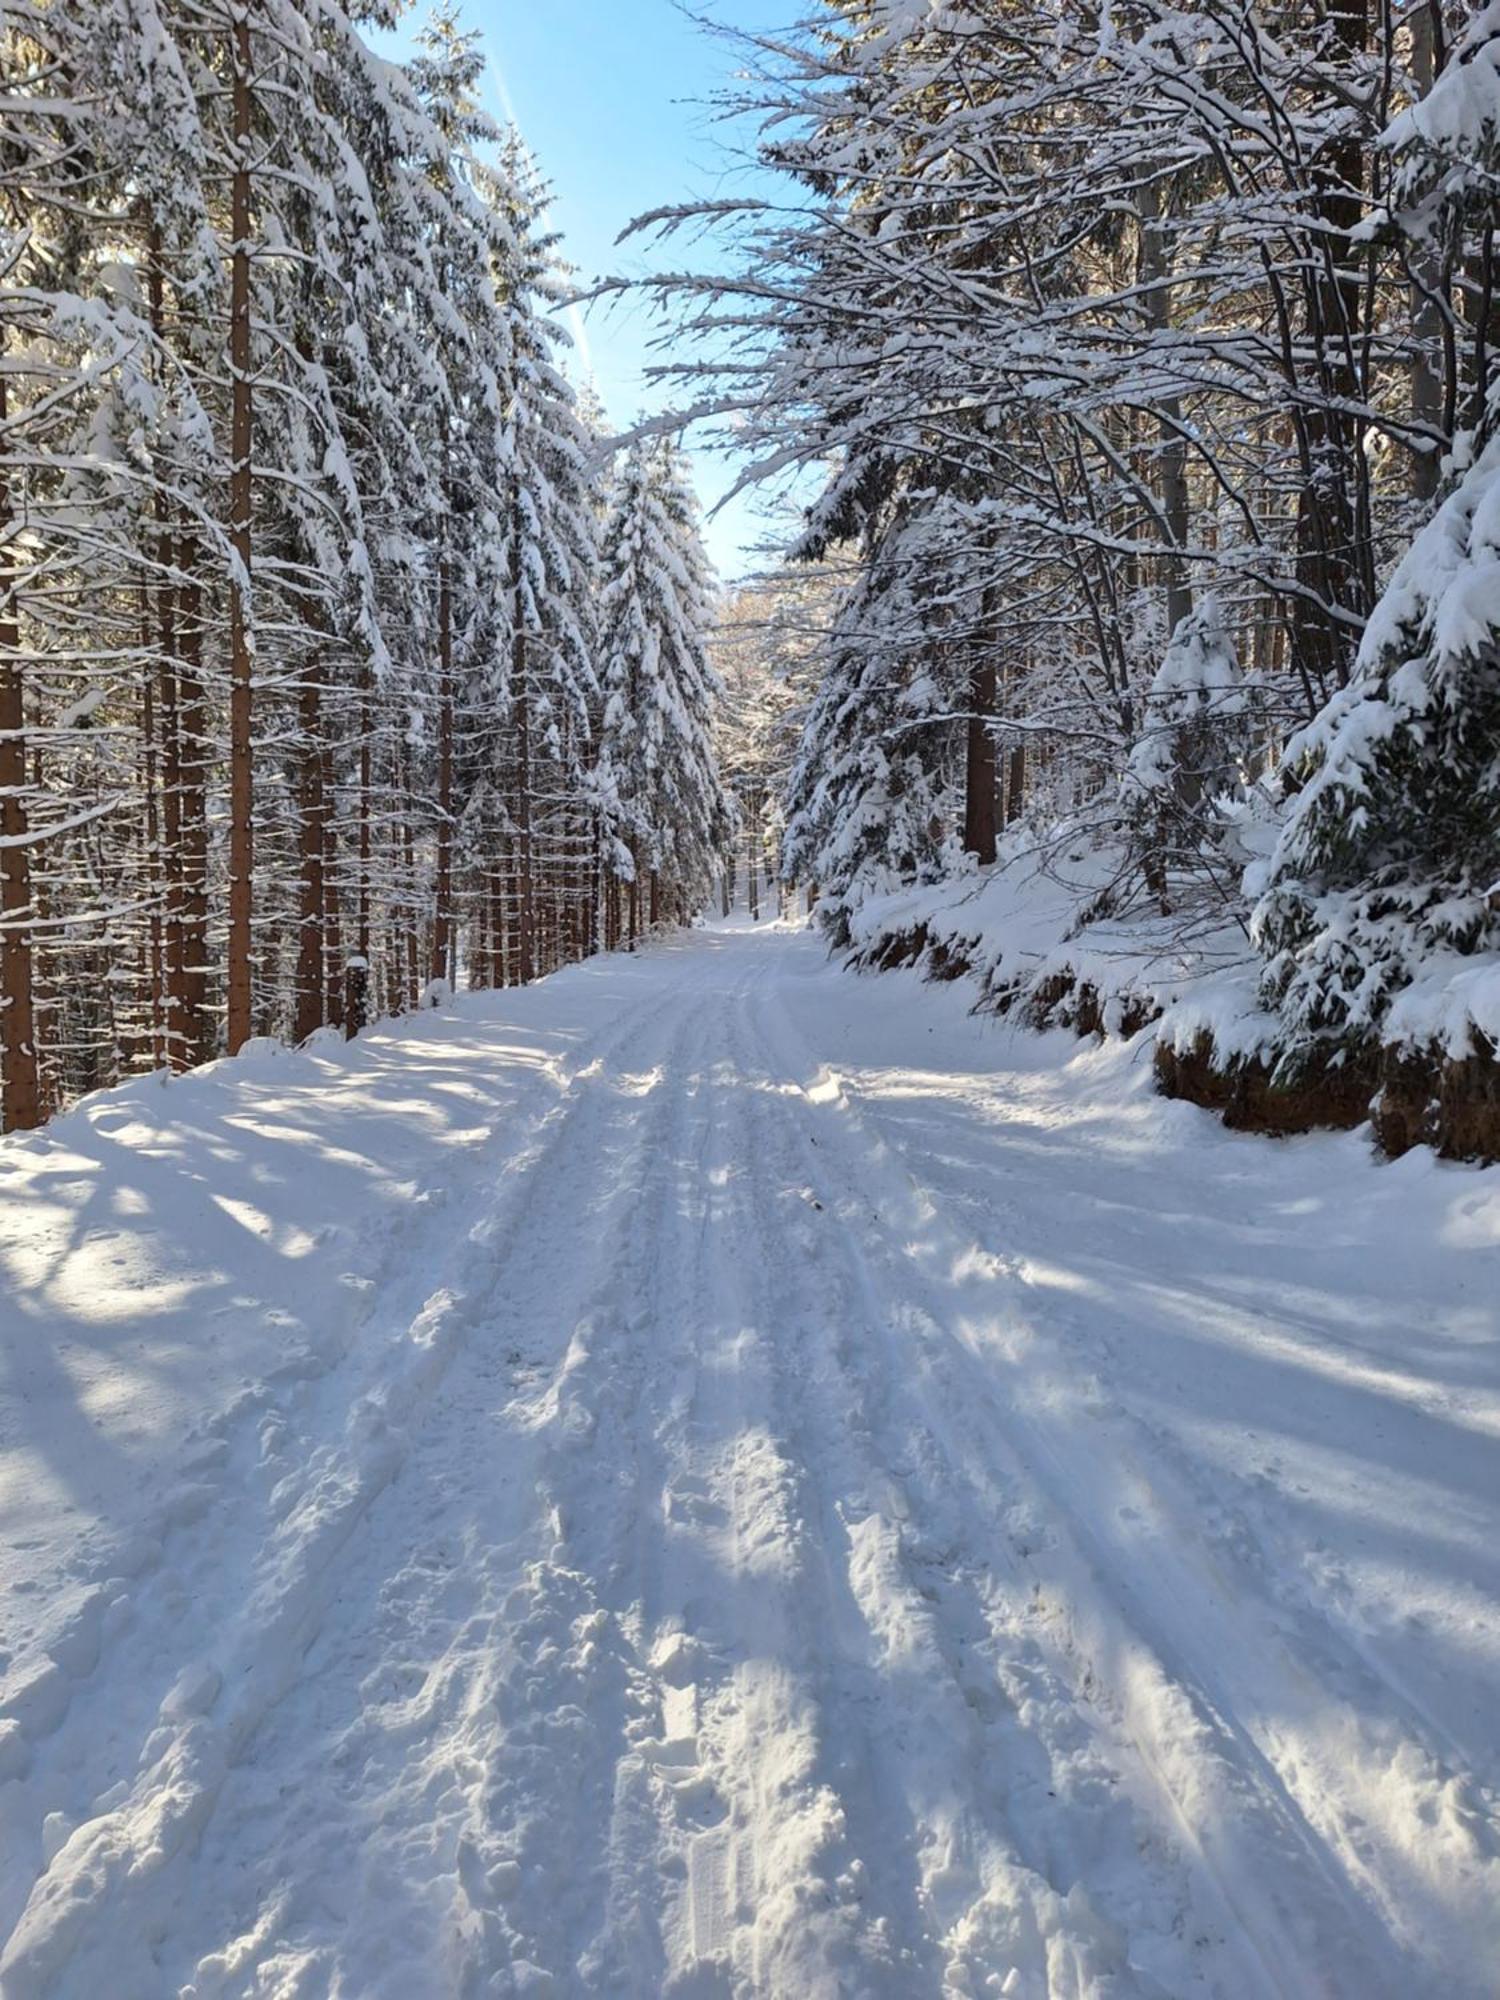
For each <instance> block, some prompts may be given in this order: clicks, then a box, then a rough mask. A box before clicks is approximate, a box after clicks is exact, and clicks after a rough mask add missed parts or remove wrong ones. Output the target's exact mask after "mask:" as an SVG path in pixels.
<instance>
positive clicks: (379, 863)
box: [0, 0, 729, 1128]
mask: <svg viewBox="0 0 1500 2000" xmlns="http://www.w3.org/2000/svg"><path fill="white" fill-rule="evenodd" d="M385 19H386V16H385V10H383V9H380V8H376V9H373V10H370V13H369V14H368V15H367V17H366V19H365V22H364V25H365V26H366V27H368V26H370V25H374V26H377V27H378V26H380V25H382V24H383V23H385ZM0 36H3V40H0V54H3V61H4V65H5V75H6V90H5V115H4V124H3V129H0V431H3V445H4V457H3V466H0V475H3V481H4V483H3V486H0V520H3V527H0V551H3V554H0V805H3V812H4V830H3V844H0V860H3V875H0V882H3V903H0V926H3V929H0V940H3V947H0V948H3V971H0V1037H3V1044H0V1046H3V1073H4V1123H5V1126H6V1127H7V1128H16V1127H21V1128H24V1127H27V1126H31V1125H34V1124H36V1123H37V1122H39V1120H40V1119H41V1118H42V1117H44V1116H45V1115H46V1114H47V1112H48V1111H49V1110H50V1109H53V1108H55V1107H56V1106H57V1105H58V1104H60V1103H63V1102H66V1101H68V1100H70V1099H71V1098H73V1097H74V1096H76V1095H77V1094H78V1093H80V1092H82V1091H84V1090H87V1089H89V1088H92V1087H94V1086H96V1085H100V1084H107V1083H111V1082H113V1081H115V1080H116V1079H117V1078H119V1077H120V1076H121V1075H123V1074H126V1073H128V1072H129V1071H131V1070H135V1069H141V1068H151V1067H162V1066H170V1067H172V1068H176V1069H182V1068H187V1067H190V1066H192V1065H194V1064H195V1063H197V1062H199V1061H201V1060H203V1059H204V1058H206V1057H208V1056H211V1055H213V1054H215V1053H221V1052H223V1051H226V1050H227V1051H228V1052H230V1053H233V1052H235V1051H237V1050H238V1049H240V1048H241V1047H242V1046H243V1045H244V1043H245V1042H246V1041H247V1039H249V1038H250V1037H252V1036H256V1035H278V1036H292V1037H295V1038H296V1039H298V1040H302V1039H305V1038H306V1037H307V1036H308V1035H310V1034H312V1033H314V1032H315V1031H317V1030H319V1029H323V1028H328V1029H333V1030H337V1031H340V1032H344V1033H347V1034H353V1033H354V1032H356V1031H357V1029H358V1028H359V1027H360V1025H361V1024H362V1023H363V1022H364V1021H366V1020H367V1019H370V1018H372V1017H373V1016H375V1015H376V1014H379V1013H389V1012H399V1011H402V1010H403V1009H406V1008H409V1007H412V1006H415V1005H417V1004H418V1003H419V1002H420V1000H421V999H422V998H423V996H424V995H431V994H433V993H434V991H439V992H440V991H441V990H443V989H444V988H446V987H451V985H452V984H453V983H454V982H455V981H456V980H459V979H460V978H462V979H463V980H465V981H467V982H469V983H471V984H477V985H490V984H500V983H506V982H517V981H525V980H527V979H529V978H531V977H532V976H533V975H534V974H535V973H538V972H543V971H546V970H549V969H551V968H552V967H554V966H556V965H558V964H560V963H562V962H564V961H567V960H570V959H576V958H578V957H581V956H583V955H585V954H587V953H589V952H590V951H592V950H594V949H595V948H596V947H598V946H600V945H604V944H613V943H615V942H616V941H618V940H619V939H620V938H622V937H624V938H625V939H627V940H629V939H632V938H634V937H635V935H636V934H637V933H638V932H639V931H640V930H642V929H643V928H644V927H646V926H647V925H648V924H650V923H651V922H653V921H665V920H666V919H667V918H668V917H671V916H680V915H681V914H682V913H683V912H684V911H685V910H686V909H688V908H689V907H690V906H693V905H696V903H697V902H698V901H700V900H701V899H702V897H703V896H704V894H705V893H706V888H707V884H708V883H709V880H710V878H711V875H712V871H713V866H714V862H715V860H716V858H717V856H718V854H719V853H720V851H721V850H722V848H723V846H724V844H725V840H726V837H727V833H728V827H729V820H728V811H729V808H728V806H727V804H726V801H725V799H724V797H723V796H722V794H721V792H720V788H719V784H718V779H717V776H716V773H715V769H714V761H713V747H712V744H711V742H710V740H709V733H708V732H709V709H710V703H711V696H712V691H713V687H714V681H713V675H712V670H711V668H710V667H709V665H708V661H707V657H706V652H705V639H706V632H707V627H708V622H709V617H710V601H711V582H710V578H709V575H708V571H707V566H706V561H705V558H704V556H703V552H702V548H701V545H700V542H699V538H698V528H697V524H696V519H695V512H694V502H693V500H692V497H691V492H690V489H689V487H688V485H687V483H686V479H685V474H684V471H683V467H682V464H681V461H680V460H679V459H678V457H677V455H676V453H675V451H674V449H673V447H672V445H671V443H670V442H669V441H667V440H664V439H663V440H659V441H655V442H653V441H646V442H642V443H638V444H635V445H633V446H631V447H629V448H628V449H626V450H624V451H622V452H619V453H613V452H612V451H611V449H610V448H609V447H608V445H607V444H606V442H605V441H604V439H603V438H602V436H601V435H600V426H599V424H598V423H597V422H595V421H593V420H592V419H591V418H590V416H589V414H588V412H587V410H586V409H585V408H583V407H582V406H581V404H580V400H579V398H578V396H577V394H576V393H575V390H574V388H573V387H572V386H571V385H570V382H569V380H568V378H567V376H566V374H565V373H564V372H563V367H562V360H563V357H562V356H561V354H560V353H559V346H560V342H561V340H562V339H563V335H562V333H561V330H560V328H559V325H558V322H557V318H556V315H555V310H554V308H555V306H556V303H557V301H558V299H559V298H560V297H561V296H562V292H563V288H564V286H565V283H566V279H565V276H564V274H563V273H562V272H561V271H560V270H559V269H558V268H557V261H556V255H555V252H554V246H553V244H552V241H551V239H550V237H549V235H548V233H547V229H546V224H545V199H544V190H543V188H542V186H541V183H540V181H539V178H538V174H537V172H536V170H535V168H534V167H533V165H532V163H531V161H530V159H529V158H528V156H527V154H526V152H525V150H524V148H523V147H522V145H521V142H520V141H519V139H518V137H517V136H516V135H515V133H514V132H511V131H505V130H501V129H499V128H497V127H496V126H495V125H493V124H492V123H491V121H490V120H489V119H488V118H487V116H486V115H485V114H484V113H483V112H482V110H481V109H480V108H479V102H478V88H479V82H480V78H481V75H482V72H483V66H484V57H483V54H482V51H481V49H480V47H479V45H478V43H477V41H476V39H475V38H474V37H473V36H472V35H471V34H469V33H468V32H467V31H466V30H464V29H463V28H462V27H461V26H460V24H459V22H458V20H457V17H456V15H455V14H454V13H453V12H451V11H439V12H438V13H437V14H435V15H434V17H433V18H432V20H431V21H430V23H429V24H428V26H427V27H426V29H425V31H424V32H423V34H422V35H421V37H420V44H419V47H420V53H419V54H418V55H417V57H416V58H415V59H414V60H412V61H411V62H409V63H407V64H405V65H404V66H403V65H399V64H395V63H393V62H390V61H387V60H384V59H382V58H381V57H379V56H377V55H376V54H375V53H373V52H372V48H371V46H370V43H369V42H368V40H367V39H366V38H365V36H364V35H363V34H362V33H361V32H360V28H359V26H357V25H356V24H355V23H354V22H353V21H351V19H350V18H349V17H348V16H347V15H346V14H345V13H343V12H342V11H341V10H340V8H339V7H337V6H335V5H324V4H322V0H311V4H302V0H287V4H282V0H252V4H249V5H246V6H233V5H223V6H220V5H217V4H214V0H210V4H208V5H201V4H198V0H182V4H177V0H164V4H161V5H157V4H155V0H143V3H142V4H136V0H126V4H124V5H119V6H116V5H112V4H110V5H98V4H94V0H37V4H24V0H23V4H22V5H19V6H15V7H8V8H7V9H6V11H5V14H4V18H3V23H0Z"/></svg>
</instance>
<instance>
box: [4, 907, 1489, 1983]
mask: <svg viewBox="0 0 1500 2000" xmlns="http://www.w3.org/2000/svg"><path fill="white" fill-rule="evenodd" d="M1148 1069H1149V1062H1148V1052H1147V1049H1146V1048H1145V1046H1144V1045H1142V1044H1134V1045H1130V1044H1123V1045H1122V1044H1119V1043H1114V1044H1111V1045H1108V1046H1104V1047H1095V1046H1093V1045H1092V1044H1087V1045H1085V1044H1081V1043H1078V1042H1076V1041H1072V1040H1069V1039H1066V1038H1065V1037H1063V1036H1060V1035H1052V1036H1047V1037H1041V1036H1035V1035H1029V1034H1027V1033H1026V1032H1025V1031H1023V1030H1019V1029H1014V1028H1010V1027H1006V1026H1004V1025H1000V1024H997V1023H995V1022H993V1021H984V1020H977V1019H974V1018H971V1017H969V1016H968V1015H967V1014H966V1012H965V1009H964V1000H963V997H962V995H961V992H960V991H958V990H956V989H952V988H945V989H933V988H923V987H921V986H919V985H918V984H917V983H916V982H915V981H914V980H913V979H912V978H911V977H910V976H907V975H888V976H884V977H878V978H877V977H867V978H857V977H854V976H851V975H849V974H844V973H840V972H838V971H836V970H833V969H831V968H830V967H829V966H827V965H826V963H825V962H824V959H823V956H822V953H821V950H820V948H819V946H818V945H817V943H816V942H815V941H813V940H812V939H811V938H809V937H807V936H806V935H803V934H797V933H794V932H792V931H791V930H788V929H781V928H775V929H768V930H764V931H761V932H759V933H757V932H752V931H747V930H744V929H734V928H729V929H725V930H722V931H711V932H700V933H698V934H696V935H694V936H692V937H691V938H689V939H687V940H685V941H683V942H682V943H680V944H678V945H673V946H669V947H663V948H658V949H655V950H652V951H649V952H646V953H643V954H641V955H640V956H638V957H635V958H614V959H605V960H596V961H595V962H593V963H592V964H590V965H588V966H585V967H581V968H578V969H575V970H573V971H571V972H568V973H566V974H563V975H561V976H559V977H558V978H556V979H553V980H550V981H548V982H546V983H545V984H544V985H542V986H539V987H536V988H533V989H531V990H528V991H525V992H521V993H514V994H506V995H497V996H485V997H480V996H475V997H472V998H465V999H460V1000H458V1001H454V1002H451V1003H449V1004H447V1005H445V1007H444V1008H443V1009H442V1010H441V1011H437V1012H431V1013H427V1014H424V1015H421V1016H417V1017H413V1018H412V1019H409V1020H407V1021H405V1022H402V1023H400V1024H398V1025H396V1026H394V1027H387V1028H385V1029H383V1030H380V1031H377V1032H374V1033H371V1034H369V1035H368V1036H366V1037H363V1038H362V1039H361V1040H360V1041H359V1042H358V1043H357V1044H355V1045H354V1046H352V1047H350V1048H347V1049H346V1048H344V1047H343V1046H342V1045H338V1044H328V1043H318V1044H316V1045H315V1046H314V1047H313V1048H311V1049H310V1050H308V1051H305V1052H303V1053H300V1054H285V1053H282V1054H278V1053H275V1052H274V1051H271V1050H268V1049H266V1048H264V1047H261V1048H258V1049H257V1050H255V1051H254V1052H253V1053H252V1055H251V1056H250V1057H249V1058H248V1059H241V1060H240V1061H237V1062H233V1063H222V1064H219V1065H217V1066H216V1067H215V1068H214V1069H212V1070H210V1071H208V1072H205V1073H203V1074H201V1075H199V1076H197V1077H193V1078H189V1079H184V1080H180V1081H177V1082H173V1083H169V1084H164V1083H162V1082H160V1081H149V1082H142V1083H135V1084H131V1085H129V1086H126V1087H125V1088H122V1089H120V1090H117V1091H114V1092H111V1093H108V1094H106V1095H102V1096H99V1097H96V1098H94V1099H93V1100H91V1101H90V1102H89V1103H88V1104H87V1105H86V1106H85V1107H84V1108H83V1109H82V1110H81V1111H79V1112H78V1113H77V1114H75V1115H74V1116H72V1117H70V1118H67V1119H65V1120H63V1121H61V1122H59V1123H58V1124H57V1125H55V1126H54V1127H52V1128H51V1130H50V1131H49V1132H47V1133H45V1134H43V1135H40V1136H36V1137H33V1138H29V1139H25V1140H22V1139H13V1140H10V1141H7V1142H6V1143H5V1145H4V1146H3V1147H0V1261H3V1272H4V1282H5V1291H4V1295H3V1327H0V1331H3V1344H0V1366H3V1369H4V1375H3V1384H0V1395H3V1401H0V1412H3V1415H0V1423H3V1432H0V1446H3V1454H0V1519H3V1540H4V1548H5V1555H4V1570H3V1574H0V1589H3V1595H0V1605H3V1623H0V1641H3V1646H4V1658H3V1660H0V1665H3V1667H4V1671H5V1685H4V1699H3V1714H4V1717H5V1720H4V1721H3V1722H0V1934H4V1935H7V1936H8V1939H9V1942H8V1945H7V1947H6V1949H5V1955H4V1959H3V1974H0V1988H3V1992H4V1995H5V2000H31V1997H32V1996H42V1995H45V1996H48V2000H71V1997H72V1996H79V1997H80V2000H164V1996H179V1995H192V1996H196V2000H209V1996H214V2000H221V1996H246V2000H248V1997H249V1996H256V2000H272V1996H275V2000H328V1997H329V1996H338V1997H339V2000H428V1996H431V2000H447V1996H469V1995H501V1994H506V1995H508V1994H525V1995H535V1994H543V1993H548V1994H553V1995H584V1994H587V1995H600V1996H610V2000H617V1997H618V1996H642V2000H649V1996H657V1995H672V1996H694V2000H707V1996H718V1995H776V1996H786V2000H818V1996H829V2000H833V1996H839V2000H846V1996H865V1995H870V1996H877V1995H878V1996H888V2000H920V1996H926V1995H933V1996H938V1995H942V1996H947V1995H976V1996H977V1995H1005V1996H1023V2000H1031V1996H1037V2000H1040V1996H1044V1995H1045V1996H1056V2000H1082V1996H1109V2000H1123V1996H1152V2000H1160V1996H1162V1995H1171V1996H1206V1995H1220V1996H1224V2000H1254V1997H1255V1996H1264V2000H1297V1996H1304V1995H1306V1996H1314V1995H1316V1996H1348V2000H1380V1996H1390V2000H1415V1996H1419V1995H1433V1996H1438V1995H1441V1996H1443V2000H1461V1996H1470V1995H1473V1996H1478V1995H1481V1994H1491V1993H1493V1991H1494V1980H1495V1968H1496V1966H1497V1965H1500V1859H1497V1854H1500V1842H1497V1815H1496V1804H1497V1790H1496V1782H1497V1776H1500V1771H1497V1753H1496V1736H1497V1732H1496V1727H1495V1724H1496V1716H1497V1713H1500V1171H1495V1170H1490V1171H1485V1172H1477V1171H1474V1170H1471V1169H1464V1168H1450V1167H1445V1166H1440V1165H1438V1164H1436V1163H1434V1161H1433V1160H1432V1159H1431V1157H1430V1156H1429V1155H1427V1154H1426V1153H1421V1152H1419V1153H1417V1154H1414V1155H1412V1156H1410V1157H1409V1158H1407V1159H1406V1160H1404V1161H1402V1162H1400V1163H1399V1164H1397V1165H1395V1166H1376V1165H1374V1164H1373V1163H1372V1162H1371V1161H1370V1159H1369V1157H1368V1152H1367V1145H1366V1142H1365V1140H1364V1139H1362V1138H1361V1137H1360V1136H1359V1135H1357V1134H1356V1135H1353V1136H1347V1137H1336V1138H1327V1137H1323V1138H1309V1139H1304V1140H1298V1141H1293V1142H1287V1143H1280V1144H1277V1143H1273V1142H1270V1141H1266V1140H1260V1139H1251V1138H1245V1137H1241V1136H1234V1135H1231V1134H1228V1133H1226V1132H1224V1131H1223V1130H1222V1129H1221V1128H1220V1127H1219V1125H1218V1124H1217V1123H1216V1122H1215V1121H1214V1120H1213V1119H1212V1118H1211V1117H1210V1116H1209V1115H1208V1114H1206V1113H1203V1112H1200V1111H1196V1110H1194V1109H1192V1108H1190V1107H1188V1106H1186V1105H1180V1104H1167V1103H1163V1102H1161V1101H1159V1100H1158V1099H1157V1098H1155V1097H1154V1096H1153V1095H1152V1091H1151V1085H1150V1079H1149V1074H1148Z"/></svg>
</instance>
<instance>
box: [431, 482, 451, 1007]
mask: <svg viewBox="0 0 1500 2000" xmlns="http://www.w3.org/2000/svg"><path fill="white" fill-rule="evenodd" d="M444 504H445V506H446V499H445V502H444ZM447 537H448V524H447V519H446V515H445V517H444V522H443V552H442V555H441V557H440V559H439V563H438V673H439V677H440V685H439V690H438V802H437V803H438V824H437V902H436V911H435V914H434V917H433V925H432V972H431V977H432V978H433V979H447V980H451V978H452V973H453V968H452V964H451V959H452V952H453V586H452V579H451V576H450V574H449V562H448V540H447Z"/></svg>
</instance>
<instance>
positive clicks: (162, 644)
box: [147, 222, 193, 1070]
mask: <svg viewBox="0 0 1500 2000" xmlns="http://www.w3.org/2000/svg"><path fill="white" fill-rule="evenodd" d="M149 245H150V256H149V261H148V266H147V296H148V300H149V305H150V313H151V330H152V332H153V333H154V334H155V336H156V339H157V341H158V342H163V341H164V340H165V338H166V273H165V270H164V267H163V251H162V237H161V230H160V228H159V227H157V225H156V224H155V223H154V222H153V223H152V224H151V227H150V231H149ZM152 512H153V514H154V516H155V520H156V546H155V551H154V554H155V562H156V587H155V588H156V635H155V636H156V651H157V666H156V672H157V678H158V687H159V695H160V705H159V723H158V732H159V736H160V743H161V815H162V825H161V839H160V842H159V851H160V866H161V885H162V890H163V893H164V895H165V901H166V913H165V936H164V949H163V956H164V958H165V975H164V976H165V987H166V994H165V1004H166V1043H167V1049H166V1053H167V1060H168V1062H169V1063H170V1064H171V1066H172V1068H173V1069H177V1070H182V1069H186V1068H187V1067H188V1066H189V1064H190V1062H191V1061H192V1059H193V1056H192V1051H191V1048H190V1044H189V1038H188V1025H187V997H186V958H185V955H184V948H185V931H184V928H183V851H182V731H181V721H180V717H179V714H178V686H177V586H176V583H175V580H174V578H173V575H172V570H173V539H172V515H171V506H170V503H169V501H168V498H167V495H166V494H165V493H164V492H163V491H161V490H160V489H158V490H157V492H156V493H155V495H154V496H153V499H152ZM147 672H148V673H149V672H150V668H149V667H148V668H147Z"/></svg>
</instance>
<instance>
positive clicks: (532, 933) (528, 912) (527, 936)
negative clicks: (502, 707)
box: [512, 624, 536, 986]
mask: <svg viewBox="0 0 1500 2000" xmlns="http://www.w3.org/2000/svg"><path fill="white" fill-rule="evenodd" d="M512 659H513V662H514V683H515V723H516V811H515V821H516V869H517V884H516V887H517V891H518V895H519V904H520V907H519V911H518V917H519V921H518V924H517V928H516V955H517V966H516V977H517V980H518V982H519V983H520V984H521V985H522V986H528V985H529V984H530V983H531V981H532V980H533V979H534V978H535V977H536V883H535V880H534V877H533V872H532V869H533V855H532V838H531V703H530V701H529V699H528V697H527V688H526V634H525V633H524V632H523V631H521V629H520V627H519V624H518V625H517V629H516V635H515V640H514V644H513V649H512Z"/></svg>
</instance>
